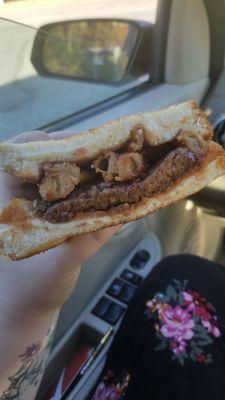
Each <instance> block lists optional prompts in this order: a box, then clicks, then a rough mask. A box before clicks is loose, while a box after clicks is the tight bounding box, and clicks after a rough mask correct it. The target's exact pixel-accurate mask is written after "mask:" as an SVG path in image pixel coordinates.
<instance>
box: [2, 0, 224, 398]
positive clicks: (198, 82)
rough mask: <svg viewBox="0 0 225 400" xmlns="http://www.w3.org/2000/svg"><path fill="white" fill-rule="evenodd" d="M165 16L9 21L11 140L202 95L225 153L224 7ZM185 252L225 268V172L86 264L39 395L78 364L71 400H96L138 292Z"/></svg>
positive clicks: (165, 5) (174, 10) (5, 71)
mask: <svg viewBox="0 0 225 400" xmlns="http://www.w3.org/2000/svg"><path fill="white" fill-rule="evenodd" d="M155 9H156V12H155V16H152V15H151V16H148V15H147V14H148V12H147V11H146V12H145V14H146V19H145V18H143V17H142V18H139V16H138V18H135V15H133V17H132V18H131V17H129V18H126V16H124V18H116V17H115V18H114V17H113V18H112V17H111V18H109V17H108V14H107V15H106V18H104V17H102V15H101V16H100V17H99V18H96V17H95V18H89V19H86V20H85V19H84V18H82V19H81V18H80V19H77V20H76V19H74V20H70V21H60V20H59V21H57V22H54V23H49V24H44V25H43V26H40V27H38V28H36V27H35V28H34V27H32V26H26V25H24V24H21V23H18V22H13V21H10V20H7V19H1V20H0V42H1V50H0V51H1V58H2V60H4V62H2V63H1V65H0V71H1V74H0V80H1V90H0V113H1V118H0V129H1V140H10V139H11V138H12V137H13V136H14V135H16V134H18V133H21V132H24V131H32V130H44V131H46V132H47V133H50V132H54V131H71V132H74V133H79V132H84V131H86V130H88V129H90V128H94V127H97V126H99V125H102V124H104V123H105V122H107V121H110V120H114V119H117V118H119V117H122V116H124V115H129V114H137V113H142V112H146V111H151V110H156V109H161V108H164V107H168V106H170V105H172V104H177V103H179V102H183V101H186V100H195V101H197V102H198V103H199V104H200V106H201V107H202V108H203V109H204V110H205V111H206V112H207V113H208V115H209V120H210V122H211V123H212V124H213V127H214V132H215V136H214V140H215V141H217V142H218V143H220V144H221V145H223V146H224V147H225V106H224V105H225V41H224V37H225V1H224V0H217V1H212V0H182V1H180V0H158V1H155ZM149 13H150V10H149ZM106 32H108V34H106ZM8 38H10V41H9V47H10V48H9V49H8V50H6V45H5V43H6V39H8ZM74 38H75V39H74ZM71 43H72V44H71ZM71 48H72V50H71ZM74 49H75V50H74ZM84 49H85V51H84ZM78 61H79V62H78ZM212 238H213V240H212ZM181 253H191V254H195V255H199V256H202V257H205V258H207V259H210V260H214V261H216V262H218V263H220V264H221V265H224V266H225V177H221V178H219V179H217V180H216V181H214V182H213V183H212V184H210V185H208V186H207V187H206V188H205V189H203V190H202V191H201V192H200V193H198V194H196V195H194V196H192V197H191V198H188V199H186V200H183V201H180V202H178V203H177V204H174V205H172V206H169V207H167V208H165V209H163V210H161V211H158V212H156V213H154V214H152V215H149V216H148V217H145V218H143V219H141V220H137V221H134V222H131V223H128V224H126V225H124V226H123V227H122V228H121V229H120V230H119V231H118V232H117V233H116V234H115V235H114V236H113V238H112V239H111V240H110V241H109V242H108V243H107V244H106V245H104V246H103V248H102V249H101V250H99V251H98V253H97V254H95V255H94V256H92V257H91V258H90V259H89V260H88V261H87V262H85V263H84V265H83V266H82V271H81V274H80V277H79V280H78V283H77V286H76V288H75V290H74V292H73V293H72V295H71V297H70V298H69V300H68V301H67V302H66V303H65V305H64V306H63V308H62V309H61V312H60V317H59V321H58V325H57V328H56V333H55V337H54V343H53V347H52V351H51V354H50V358H49V361H48V365H47V369H46V372H45V375H44V378H43V381H42V384H41V386H40V389H39V392H38V395H37V400H47V399H54V398H55V397H52V396H53V392H54V390H55V389H54V388H56V386H57V384H58V383H59V378H60V375H61V373H62V371H63V369H64V368H65V367H67V366H68V365H70V368H73V371H74V373H73V379H71V380H70V382H69V383H68V385H67V388H66V389H65V391H64V394H63V396H62V397H61V399H68V400H73V399H74V400H88V399H89V398H90V394H91V392H92V390H93V387H94V385H95V383H96V382H97V379H98V377H99V375H100V373H101V370H102V368H103V365H104V362H105V359H106V356H107V352H108V349H109V347H110V343H111V342H112V340H113V337H114V335H115V333H116V332H117V330H118V328H119V326H120V324H121V321H122V319H123V315H124V312H125V310H126V307H127V305H128V304H129V302H130V300H131V299H132V297H133V295H134V293H135V291H136V289H137V288H138V286H139V285H140V284H141V282H142V281H143V279H144V278H145V277H146V276H147V275H148V274H149V273H150V271H151V270H152V268H153V267H154V266H155V265H156V264H157V262H158V261H160V259H161V258H162V257H165V256H167V255H172V254H181ZM90 355H91V356H90ZM72 364H73V366H72V367H71V365H72ZM57 398H58V397H57Z"/></svg>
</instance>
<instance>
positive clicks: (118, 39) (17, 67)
mask: <svg viewBox="0 0 225 400" xmlns="http://www.w3.org/2000/svg"><path fill="white" fill-rule="evenodd" d="M154 1H155V3H157V0H154ZM150 3H151V8H150V7H149V13H150V11H151V9H152V2H150ZM146 4H147V2H146ZM147 11H148V7H147V10H146V9H145V13H143V14H145V15H147ZM146 19H148V18H147V17H146ZM45 22H46V21H45ZM152 22H154V18H152ZM116 30H117V27H116V25H115V26H114V31H113V34H112V35H111V37H112V39H111V47H110V49H109V50H107V51H108V53H107V57H108V59H110V60H111V59H112V57H114V58H115V60H117V61H114V62H113V63H112V62H111V70H110V67H109V66H108V67H107V70H106V72H105V76H106V77H107V79H106V81H105V82H97V81H93V80H90V81H88V80H80V79H76V77H73V74H74V73H75V72H74V71H76V72H77V71H78V73H80V75H81V74H82V73H83V70H84V66H85V65H86V66H87V65H88V63H86V64H85V63H84V62H83V64H82V63H79V60H76V61H75V60H74V57H73V58H71V65H70V64H69V63H70V59H69V58H66V59H67V64H68V65H67V68H68V71H70V74H71V78H70V79H65V78H64V77H63V76H60V75H57V76H51V77H50V76H43V75H41V74H40V73H38V72H37V71H36V69H35V68H34V66H33V64H32V62H31V55H32V48H33V44H34V40H35V37H36V34H37V28H32V27H28V26H26V25H23V24H20V23H17V22H13V21H9V20H4V19H0V56H1V64H0V132H1V133H0V139H1V140H5V139H10V138H11V137H12V136H14V135H15V134H17V133H20V132H23V131H30V130H34V129H38V128H40V127H43V126H45V125H49V124H51V123H54V122H55V121H57V120H59V119H62V118H65V117H67V116H70V115H73V114H75V113H80V112H81V111H82V110H85V109H87V108H88V107H91V106H94V105H96V104H97V103H99V102H102V101H104V100H107V99H110V98H112V97H114V96H116V95H118V94H120V93H123V92H126V91H127V90H129V89H132V88H135V87H137V86H139V85H141V84H142V83H143V82H148V81H151V78H152V77H151V75H150V73H144V74H140V75H139V76H138V77H137V76H136V77H135V76H132V74H131V75H130V76H129V77H128V79H126V81H124V82H122V83H119V84H118V83H116V84H114V82H113V80H116V79H117V78H118V77H121V76H122V75H121V74H122V72H121V71H122V70H121V68H122V67H123V66H124V65H127V62H128V60H127V58H126V57H127V55H125V56H124V55H123V57H120V59H118V57H117V54H121V50H120V49H121V48H122V46H123V45H124V36H123V35H124V29H121V32H119V31H118V32H116ZM47 34H48V33H46V35H47ZM76 34H78V32H76ZM101 34H103V35H104V31H103V32H101ZM52 41H55V48H57V49H58V50H57V51H58V52H59V51H60V46H59V41H58V38H57V35H55V37H54V35H53V36H52V37H51V43H52ZM61 45H62V40H61ZM67 45H68V43H67ZM82 45H84V44H83V43H82ZM57 46H58V47H57ZM93 51H95V52H97V53H98V51H99V50H98V46H97V44H96V46H95V49H94V50H93ZM101 51H102V49H101ZM105 53H106V52H105ZM126 54H128V53H126ZM95 56H96V54H95ZM116 57H117V58H116ZM50 58H51V59H50ZM95 58H96V60H97V61H96V63H98V57H95ZM46 59H47V60H48V62H49V65H51V68H53V69H54V68H55V66H56V63H55V61H54V57H53V54H49V53H48V52H47V51H46ZM118 60H119V61H118ZM100 64H101V61H100ZM118 66H119V67H118ZM121 66H122V67H121ZM115 67H116V68H117V69H116V68H115ZM115 71H116V72H115ZM89 74H90V76H91V77H93V76H92V75H93V74H94V72H93V70H91V71H89ZM91 74H92V75H91ZM113 74H114V75H113ZM113 76H115V77H116V78H113ZM111 77H112V79H111ZM110 79H111V82H110ZM107 80H109V82H108V81H107Z"/></svg>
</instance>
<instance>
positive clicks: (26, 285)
mask: <svg viewBox="0 0 225 400" xmlns="http://www.w3.org/2000/svg"><path fill="white" fill-rule="evenodd" d="M79 273H80V267H79V268H76V270H75V271H70V272H68V273H64V274H63V275H62V274H61V276H59V277H57V276H55V279H47V278H46V277H45V279H43V277H41V279H39V277H38V276H34V277H33V279H32V280H31V279H27V280H26V281H24V280H23V279H21V276H15V279H14V280H13V281H12V276H4V275H3V276H2V279H1V281H0V318H1V317H2V318H4V319H6V320H10V321H11V320H21V319H38V318H45V317H46V316H47V317H49V316H51V315H53V314H55V313H56V312H57V311H58V310H59V309H60V308H61V307H62V305H63V304H64V303H65V301H66V300H67V299H68V298H69V296H70V295H71V293H72V291H73V289H74V286H75V284H76V281H77V278H78V276H79ZM11 275H12V274H11ZM16 278H17V279H16ZM31 278H32V277H31Z"/></svg>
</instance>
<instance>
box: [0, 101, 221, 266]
mask: <svg viewBox="0 0 225 400" xmlns="http://www.w3.org/2000/svg"><path fill="white" fill-rule="evenodd" d="M212 138H213V129H212V126H211V125H210V123H209V121H208V119H207V116H206V115H205V113H204V112H203V111H202V110H201V109H200V108H199V107H198V105H197V104H196V103H195V102H194V101H189V102H186V103H181V104H179V105H174V106H171V107H169V108H167V109H165V110H160V111H155V112H151V113H149V112H147V113H143V114H138V115H131V116H126V117H123V118H120V119H118V120H115V121H112V122H108V123H106V124H105V125H102V126H100V127H98V128H95V129H92V130H89V131H87V132H85V133H82V134H78V135H73V136H71V137H70V138H66V139H59V140H53V139H51V140H47V141H38V142H28V143H13V142H2V143H0V170H2V171H5V172H7V173H9V174H12V175H13V176H15V177H17V178H18V179H19V180H20V181H21V184H24V183H26V184H28V185H29V186H30V187H32V188H35V190H32V195H30V196H24V197H23V198H21V197H19V196H18V197H17V198H12V199H11V201H10V202H9V204H7V205H6V206H5V208H4V209H2V210H1V212H0V224H2V225H0V227H1V226H2V229H1V230H0V254H1V255H4V256H6V257H9V258H10V259H12V260H18V259H22V258H25V257H29V256H32V255H34V254H37V253H39V252H42V251H45V250H47V249H50V248H52V247H54V246H57V245H59V244H60V243H62V242H64V241H65V240H67V239H68V238H71V237H73V236H76V235H80V234H84V233H87V232H93V231H96V230H98V229H102V228H105V227H108V226H112V225H117V224H121V223H127V222H130V221H133V220H135V219H138V218H142V217H145V216H146V215H148V214H150V213H153V212H155V211H157V210H159V209H161V208H163V207H165V206H168V205H169V204H171V203H174V202H177V201H178V200H180V199H183V198H185V197H187V196H190V195H192V194H194V193H195V192H197V191H199V190H201V189H202V188H203V187H204V186H205V185H207V184H209V183H210V182H211V181H213V180H214V179H216V178H217V177H219V176H221V175H223V174H224V172H225V151H224V150H223V148H222V147H221V146H219V145H218V144H216V143H215V142H213V141H212Z"/></svg>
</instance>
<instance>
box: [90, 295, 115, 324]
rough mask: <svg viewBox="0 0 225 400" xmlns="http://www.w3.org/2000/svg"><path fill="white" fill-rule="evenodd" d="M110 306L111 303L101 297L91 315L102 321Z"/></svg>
mask: <svg viewBox="0 0 225 400" xmlns="http://www.w3.org/2000/svg"><path fill="white" fill-rule="evenodd" d="M112 304H113V302H112V301H111V300H110V299H107V297H102V298H101V299H100V300H99V301H98V303H97V304H96V306H95V307H94V309H93V310H92V314H94V315H96V316H97V317H99V318H102V319H104V316H105V315H106V313H107V312H108V310H109V308H110V306H111V305H112Z"/></svg>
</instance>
